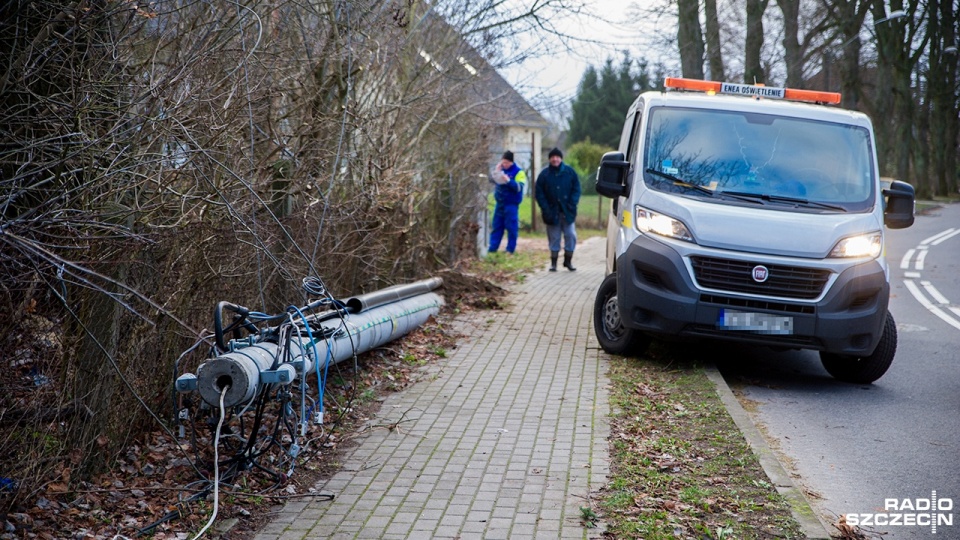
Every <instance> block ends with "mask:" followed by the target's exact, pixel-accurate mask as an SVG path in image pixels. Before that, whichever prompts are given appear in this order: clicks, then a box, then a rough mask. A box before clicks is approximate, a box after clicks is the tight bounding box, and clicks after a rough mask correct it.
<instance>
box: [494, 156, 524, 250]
mask: <svg viewBox="0 0 960 540" xmlns="http://www.w3.org/2000/svg"><path fill="white" fill-rule="evenodd" d="M490 180H491V181H492V182H493V183H494V184H496V185H497V187H496V189H495V190H494V192H493V198H494V199H495V200H496V201H497V205H496V207H495V208H494V210H493V224H492V229H491V230H490V249H489V251H490V253H495V252H496V251H497V250H498V249H500V241H501V240H502V239H503V232H504V231H506V232H507V253H513V252H514V251H516V249H517V236H518V234H519V232H520V203H521V202H523V184H524V182H526V180H527V173H526V172H524V170H523V169H521V168H520V167H518V166H517V164H516V163H514V162H513V152H511V151H510V150H507V151H506V152H504V153H503V157H502V158H501V159H500V163H498V164H497V169H496V170H495V171H494V172H493V177H492V178H491V179H490Z"/></svg>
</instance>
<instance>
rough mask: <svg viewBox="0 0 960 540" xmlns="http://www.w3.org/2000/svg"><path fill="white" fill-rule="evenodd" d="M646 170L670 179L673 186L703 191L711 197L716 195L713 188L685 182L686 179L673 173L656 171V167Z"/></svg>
mask: <svg viewBox="0 0 960 540" xmlns="http://www.w3.org/2000/svg"><path fill="white" fill-rule="evenodd" d="M647 172H648V173H650V174H655V175H657V176H659V177H660V178H665V179H667V180H670V181H671V182H673V185H675V186H680V187H685V188H687V189H691V190H693V191H696V192H697V193H703V194H704V195H709V196H711V197H713V196H714V195H716V192H715V191H713V190H710V189H707V188H705V187H703V186H698V185H696V184H691V183H690V182H687V181H686V180H684V179H683V178H680V177H677V176H674V175H672V174H669V173H665V172H662V171H658V170H656V169H647Z"/></svg>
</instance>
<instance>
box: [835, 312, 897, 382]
mask: <svg viewBox="0 0 960 540" xmlns="http://www.w3.org/2000/svg"><path fill="white" fill-rule="evenodd" d="M896 353H897V323H895V322H894V321H893V315H891V314H890V312H889V311H888V312H887V319H886V321H885V322H884V323H883V335H882V336H880V343H878V344H877V348H876V349H875V350H874V351H873V354H871V355H869V356H846V355H842V354H831V353H825V352H821V353H820V362H822V363H823V367H824V368H826V370H827V372H829V373H830V375H833V376H834V377H836V378H837V379H840V380H841V381H846V382H851V383H857V384H870V383H872V382H873V381H875V380H877V379H879V378H880V377H883V374H884V373H886V372H887V369H889V368H890V364H891V363H893V356H894V355H895V354H896Z"/></svg>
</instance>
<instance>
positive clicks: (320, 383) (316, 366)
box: [287, 306, 331, 421]
mask: <svg viewBox="0 0 960 540" xmlns="http://www.w3.org/2000/svg"><path fill="white" fill-rule="evenodd" d="M287 309H293V310H294V311H296V312H297V315H299V316H300V319H301V320H302V321H303V325H304V326H305V327H306V328H307V337H308V338H310V346H311V347H313V360H314V362H313V367H314V371H315V372H316V374H317V393H318V394H319V397H318V398H317V403H318V404H319V406H320V414H321V415H323V391H324V388H325V387H326V385H327V367H328V366H329V365H330V354H331V353H330V342H329V341H327V357H326V360H325V361H324V368H323V379H322V380H321V379H320V354H319V353H318V352H317V340H315V339H313V332H312V331H311V330H310V323H309V322H308V321H307V317H306V315H304V314H303V312H302V311H300V308H298V307H297V306H290V307H289V308H287ZM304 379H306V374H304ZM310 410H311V411H312V410H313V407H310ZM303 420H304V421H306V418H304V419H303Z"/></svg>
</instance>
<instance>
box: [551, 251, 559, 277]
mask: <svg viewBox="0 0 960 540" xmlns="http://www.w3.org/2000/svg"><path fill="white" fill-rule="evenodd" d="M559 256H560V252H559V251H551V252H550V271H551V272H556V271H557V257H559Z"/></svg>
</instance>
